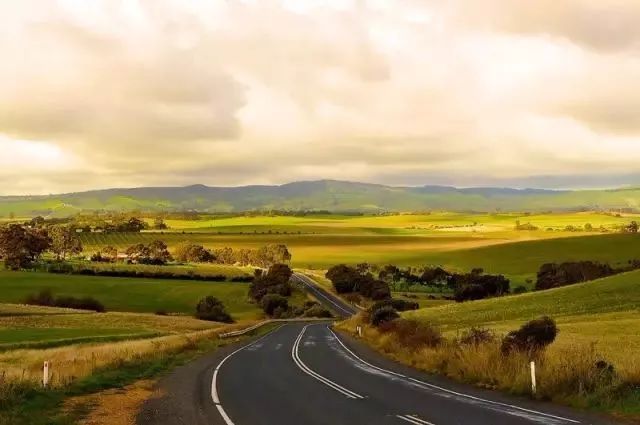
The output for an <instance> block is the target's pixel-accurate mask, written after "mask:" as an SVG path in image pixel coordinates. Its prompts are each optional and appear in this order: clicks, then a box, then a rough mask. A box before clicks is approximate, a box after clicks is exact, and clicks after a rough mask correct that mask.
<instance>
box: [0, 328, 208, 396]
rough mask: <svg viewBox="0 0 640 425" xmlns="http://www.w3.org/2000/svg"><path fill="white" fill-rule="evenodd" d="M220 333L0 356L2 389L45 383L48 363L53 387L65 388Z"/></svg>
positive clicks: (192, 333) (88, 345)
mask: <svg viewBox="0 0 640 425" xmlns="http://www.w3.org/2000/svg"><path fill="white" fill-rule="evenodd" d="M219 331H220V330H219V329H211V330H205V331H197V332H191V333H188V334H184V335H170V336H164V337H159V338H152V339H147V340H137V341H122V342H114V343H107V344H87V345H80V346H68V347H59V348H50V349H45V350H13V351H8V352H4V353H0V377H2V380H3V382H2V383H0V386H2V385H1V384H7V383H9V382H11V381H21V382H25V381H26V382H31V383H39V382H41V381H42V365H43V363H44V361H49V362H50V365H51V366H50V367H51V380H50V384H51V386H52V387H61V386H65V385H68V384H70V383H71V382H72V381H74V380H76V379H78V378H81V377H85V376H89V375H91V373H92V372H93V371H94V370H96V369H98V368H103V367H105V366H108V365H117V364H124V363H126V362H129V361H134V360H139V359H143V358H145V357H147V356H157V355H165V354H166V355H170V354H172V353H176V352H180V351H181V350H183V349H185V348H188V347H191V346H194V345H195V344H196V343H197V342H198V341H200V340H202V339H205V338H216V337H217V334H218V333H219Z"/></svg>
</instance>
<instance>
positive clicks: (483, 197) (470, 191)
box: [0, 180, 640, 215]
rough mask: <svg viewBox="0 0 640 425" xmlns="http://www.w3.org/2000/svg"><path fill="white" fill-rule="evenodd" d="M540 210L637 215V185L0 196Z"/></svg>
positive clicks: (137, 204) (20, 207)
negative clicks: (588, 187) (577, 188)
mask: <svg viewBox="0 0 640 425" xmlns="http://www.w3.org/2000/svg"><path fill="white" fill-rule="evenodd" d="M133 209H137V210H151V211H159V210H168V211H178V210H197V211H202V212H239V211H250V210H326V211H332V212H340V211H358V212H372V213H373V212H385V211H389V212H401V211H426V210H450V211H468V212H471V211H475V212H494V211H532V212H533V211H547V210H555V211H558V210H585V209H596V210H610V209H627V210H633V211H637V210H640V188H617V189H597V190H566V189H536V188H523V189H518V188H509V187H466V188H457V187H454V186H438V185H423V186H389V185H383V184H377V183H362V182H351V181H342V180H307V181H295V182H290V183H285V184H281V185H247V186H207V185H203V184H193V185H188V186H157V187H134V188H109V189H97V190H89V191H84V192H69V193H62V194H53V195H24V196H15V195H14V196H0V215H6V214H11V213H13V214H14V215H16V214H18V215H34V214H45V215H51V214H57V215H64V214H65V213H68V214H72V213H75V212H78V211H92V210H110V211H126V210H133Z"/></svg>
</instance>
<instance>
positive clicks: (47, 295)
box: [25, 289, 106, 313]
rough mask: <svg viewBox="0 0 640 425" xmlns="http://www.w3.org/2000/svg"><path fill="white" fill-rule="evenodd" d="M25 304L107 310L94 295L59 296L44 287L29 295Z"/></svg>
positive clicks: (98, 310)
mask: <svg viewBox="0 0 640 425" xmlns="http://www.w3.org/2000/svg"><path fill="white" fill-rule="evenodd" d="M25 304H30V305H41V306H47V307H60V308H73V309H76V310H89V311H95V312H98V313H104V312H105V311H106V310H105V308H104V305H103V304H102V303H101V302H100V301H98V300H96V299H95V298H92V297H83V298H76V297H70V296H64V297H57V298H55V297H54V296H53V292H51V290H50V289H43V290H42V291H40V292H39V293H37V294H31V295H28V296H27V298H26V299H25Z"/></svg>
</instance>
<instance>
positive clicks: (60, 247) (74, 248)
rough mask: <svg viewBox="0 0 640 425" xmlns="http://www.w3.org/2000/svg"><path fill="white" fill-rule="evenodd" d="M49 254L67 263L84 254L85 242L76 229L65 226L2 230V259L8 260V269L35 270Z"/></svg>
mask: <svg viewBox="0 0 640 425" xmlns="http://www.w3.org/2000/svg"><path fill="white" fill-rule="evenodd" d="M45 252H51V253H52V254H53V255H54V256H55V257H56V258H57V259H58V260H65V259H66V258H67V257H68V256H70V255H77V254H79V253H81V252H82V242H81V241H80V238H78V236H77V234H76V232H75V230H74V229H72V228H70V227H69V226H65V225H61V224H56V225H52V226H49V227H45V226H26V225H22V224H8V225H5V226H0V259H2V260H4V264H5V267H6V268H8V269H13V270H19V269H25V268H31V267H33V265H34V264H35V263H36V262H37V261H38V260H39V259H40V257H41V256H42V254H44V253H45Z"/></svg>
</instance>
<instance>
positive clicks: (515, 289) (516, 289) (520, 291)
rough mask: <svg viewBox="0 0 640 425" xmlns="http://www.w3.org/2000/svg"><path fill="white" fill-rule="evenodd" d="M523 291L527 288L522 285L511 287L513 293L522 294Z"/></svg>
mask: <svg viewBox="0 0 640 425" xmlns="http://www.w3.org/2000/svg"><path fill="white" fill-rule="evenodd" d="M525 292H527V288H525V287H524V286H522V285H520V286H516V287H515V288H513V293H514V294H524V293H525Z"/></svg>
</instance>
